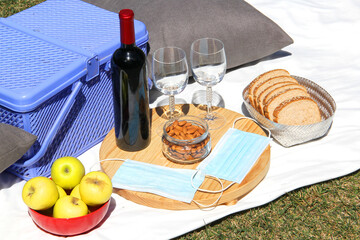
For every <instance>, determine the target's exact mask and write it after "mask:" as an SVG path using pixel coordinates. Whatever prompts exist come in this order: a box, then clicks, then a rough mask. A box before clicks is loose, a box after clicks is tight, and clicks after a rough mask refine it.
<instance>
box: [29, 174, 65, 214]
mask: <svg viewBox="0 0 360 240" xmlns="http://www.w3.org/2000/svg"><path fill="white" fill-rule="evenodd" d="M58 198H59V192H58V189H57V187H56V184H55V183H54V182H53V181H52V180H51V179H49V178H47V177H41V176H40V177H34V178H32V179H30V180H29V181H27V182H26V183H25V185H24V187H23V190H22V199H23V201H24V203H25V204H26V205H27V206H28V207H29V208H32V209H34V210H46V209H48V208H51V207H52V206H54V204H55V202H56V201H57V200H58Z"/></svg>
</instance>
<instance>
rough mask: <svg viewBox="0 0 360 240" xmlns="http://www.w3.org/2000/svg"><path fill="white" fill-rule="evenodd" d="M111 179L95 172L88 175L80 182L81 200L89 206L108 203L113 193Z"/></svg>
mask: <svg viewBox="0 0 360 240" xmlns="http://www.w3.org/2000/svg"><path fill="white" fill-rule="evenodd" d="M112 189H113V188H112V183H111V179H110V178H109V177H108V176H107V175H106V174H105V173H103V172H98V171H93V172H89V173H88V174H86V175H85V176H84V177H83V178H82V179H81V182H80V186H79V191H80V196H81V200H83V201H84V202H85V203H86V204H87V205H88V206H97V205H100V204H104V203H105V202H107V201H108V200H109V199H110V197H111V193H112Z"/></svg>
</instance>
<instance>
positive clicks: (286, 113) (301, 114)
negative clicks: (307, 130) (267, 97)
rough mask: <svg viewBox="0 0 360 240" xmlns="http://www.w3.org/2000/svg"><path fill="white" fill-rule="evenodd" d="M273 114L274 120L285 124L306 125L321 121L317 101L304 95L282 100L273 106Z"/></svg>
mask: <svg viewBox="0 0 360 240" xmlns="http://www.w3.org/2000/svg"><path fill="white" fill-rule="evenodd" d="M273 115H274V121H275V122H277V123H280V124H285V125H307V124H313V123H317V122H320V121H321V113H320V110H319V107H318V105H317V103H316V102H315V101H314V100H313V99H311V98H310V97H304V96H302V97H301V96H298V97H294V98H291V99H288V100H286V101H284V102H282V103H281V104H280V105H279V106H277V107H276V108H275V110H274V113H273Z"/></svg>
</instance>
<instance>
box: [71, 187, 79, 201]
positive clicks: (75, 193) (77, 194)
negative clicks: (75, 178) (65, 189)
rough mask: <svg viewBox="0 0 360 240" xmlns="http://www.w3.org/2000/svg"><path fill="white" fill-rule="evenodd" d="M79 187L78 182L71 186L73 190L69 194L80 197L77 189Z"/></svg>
mask: <svg viewBox="0 0 360 240" xmlns="http://www.w3.org/2000/svg"><path fill="white" fill-rule="evenodd" d="M79 187H80V184H78V185H76V186H75V187H74V188H73V190H71V193H70V196H73V197H77V198H79V199H81V196H80V191H79V189H80V188H79Z"/></svg>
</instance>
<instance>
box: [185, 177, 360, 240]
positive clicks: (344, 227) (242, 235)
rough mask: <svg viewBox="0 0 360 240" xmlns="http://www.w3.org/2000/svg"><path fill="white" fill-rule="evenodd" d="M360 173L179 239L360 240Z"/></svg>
mask: <svg viewBox="0 0 360 240" xmlns="http://www.w3.org/2000/svg"><path fill="white" fill-rule="evenodd" d="M359 179H360V171H357V172H355V173H353V174H350V175H348V176H345V177H342V178H339V179H335V180H331V181H327V182H324V183H319V184H316V185H312V186H310V187H304V188H301V189H298V190H295V191H292V192H290V193H288V194H286V195H284V196H282V197H280V198H278V199H277V200H275V201H273V202H271V203H269V204H267V205H265V206H262V207H257V208H254V209H250V210H247V211H244V212H240V213H236V214H233V215H231V216H228V217H227V218H224V219H221V220H219V221H217V222H215V223H212V224H210V225H207V226H205V227H203V228H202V229H198V230H195V231H193V232H191V233H188V234H186V235H184V236H181V237H179V238H178V239H359V236H360V197H359V196H360V184H359Z"/></svg>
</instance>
